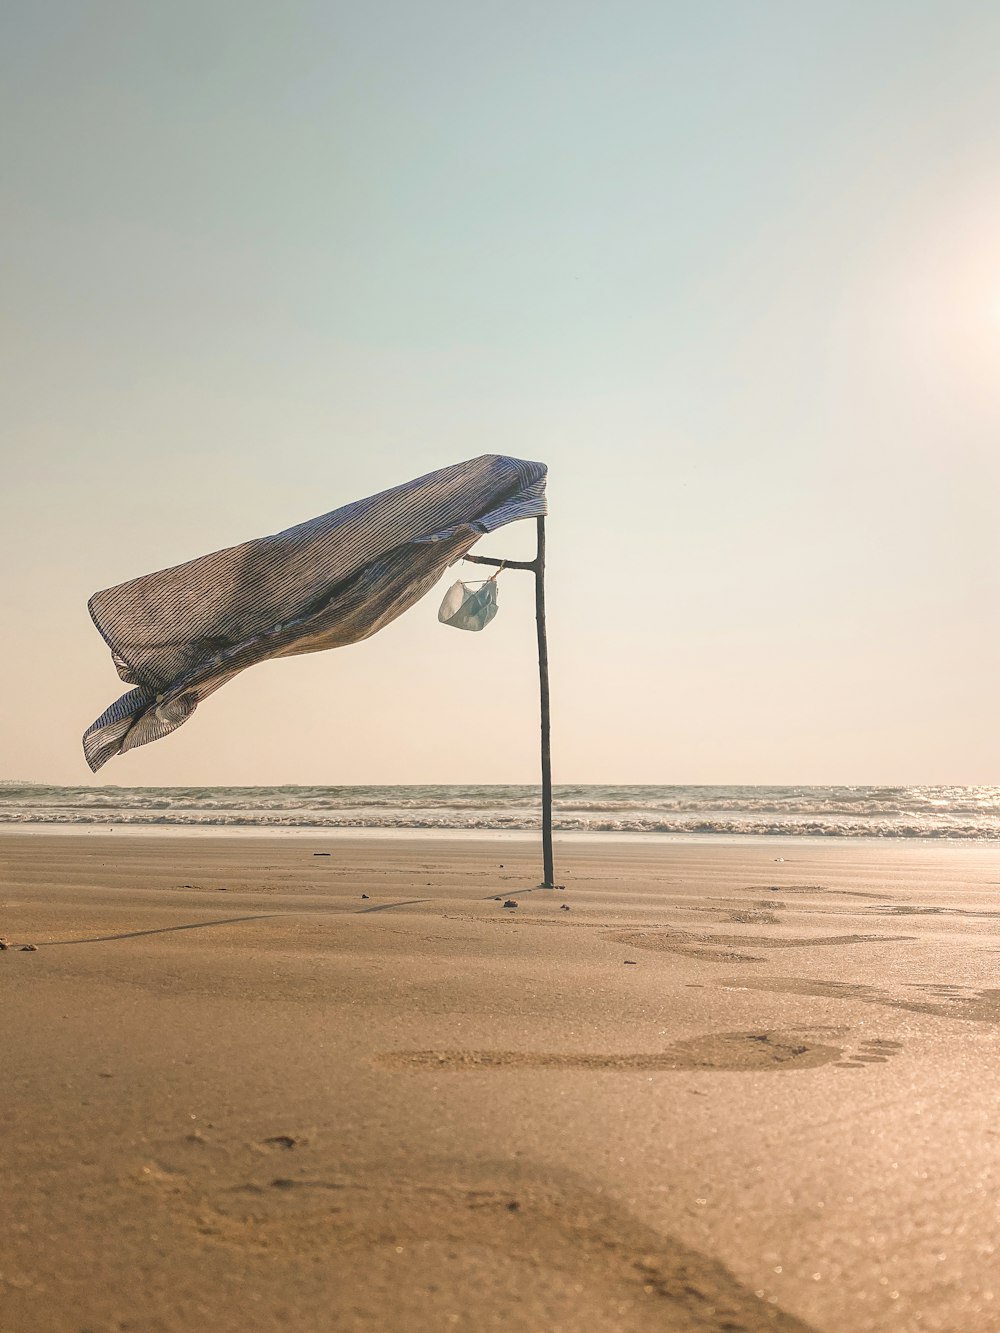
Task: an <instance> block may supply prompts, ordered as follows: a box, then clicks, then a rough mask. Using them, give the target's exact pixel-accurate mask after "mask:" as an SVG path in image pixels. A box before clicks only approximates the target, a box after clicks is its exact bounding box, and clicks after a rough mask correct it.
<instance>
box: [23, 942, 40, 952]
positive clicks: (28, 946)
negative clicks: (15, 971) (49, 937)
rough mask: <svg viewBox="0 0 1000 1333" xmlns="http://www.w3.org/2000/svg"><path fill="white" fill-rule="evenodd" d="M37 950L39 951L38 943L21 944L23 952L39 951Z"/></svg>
mask: <svg viewBox="0 0 1000 1333" xmlns="http://www.w3.org/2000/svg"><path fill="white" fill-rule="evenodd" d="M37 951H38V945H37V944H22V945H21V952H22V953H37Z"/></svg>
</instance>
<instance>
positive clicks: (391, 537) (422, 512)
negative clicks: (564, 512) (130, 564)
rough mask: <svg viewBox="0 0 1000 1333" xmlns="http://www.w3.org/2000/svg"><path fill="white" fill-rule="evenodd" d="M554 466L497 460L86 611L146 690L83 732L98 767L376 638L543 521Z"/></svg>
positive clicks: (123, 586) (235, 551) (355, 507)
mask: <svg viewBox="0 0 1000 1333" xmlns="http://www.w3.org/2000/svg"><path fill="white" fill-rule="evenodd" d="M545 475H546V468H545V465H544V464H543V463H531V462H526V461H524V460H523V459H519V458H506V457H503V456H500V455H496V454H485V455H483V456H482V457H481V458H473V459H470V460H469V461H468V462H465V463H456V464H454V465H453V466H452V467H446V468H441V469H440V470H439V471H437V472H431V473H428V475H427V476H425V477H418V478H417V479H416V480H415V481H410V482H407V483H406V484H405V485H403V486H396V487H394V488H393V489H392V490H388V491H382V492H380V493H379V494H378V495H373V496H370V497H369V498H368V499H366V500H356V501H355V502H354V503H353V504H348V505H345V506H344V507H343V508H342V509H335V510H333V511H332V512H331V513H329V514H323V515H322V516H321V517H319V518H313V519H309V520H308V522H305V523H300V524H298V525H297V526H296V527H294V528H288V529H287V530H286V531H284V532H279V533H277V534H275V535H274V536H272V537H260V538H257V539H256V540H254V541H249V542H244V543H243V544H242V545H240V546H231V547H228V548H227V549H225V550H222V551H216V552H214V553H213V554H212V555H205V556H200V557H199V558H198V559H196V560H190V561H188V562H187V563H186V564H183V565H175V566H174V567H173V568H171V569H163V570H160V571H159V572H158V573H155V574H146V575H144V576H143V577H142V578H138V579H133V580H132V581H131V582H129V583H120V584H119V585H118V586H117V587H115V588H107V589H105V590H104V591H103V592H98V593H95V594H94V596H93V597H91V599H90V601H89V603H88V607H89V610H90V614H91V617H92V619H93V621H94V624H95V625H96V626H97V629H98V630H99V632H100V633H101V635H102V636H103V638H104V640H105V642H106V643H107V645H108V647H109V648H110V649H111V655H112V658H113V660H114V664H115V666H116V667H117V669H118V674H119V676H120V677H121V678H122V680H123V681H125V682H126V683H127V684H129V685H134V686H135V687H136V688H135V689H132V690H130V691H129V692H128V693H127V694H123V695H122V697H121V698H120V699H118V700H117V701H116V702H115V703H113V704H112V705H111V707H110V708H109V709H107V711H106V712H104V713H102V714H101V716H100V717H99V718H98V719H97V721H96V722H94V723H93V725H92V726H91V727H89V728H88V730H87V731H86V732H85V733H84V737H83V750H84V754H85V755H86V758H87V763H88V764H89V765H90V767H91V769H92V770H93V771H94V772H95V773H96V772H97V770H98V769H99V768H100V767H101V766H102V765H103V764H106V763H107V761H108V760H109V759H111V758H113V757H114V756H115V755H117V754H123V753H124V752H125V751H126V750H133V749H135V748H136V747H137V746H140V745H147V744H148V743H149V742H150V741H155V740H159V739H160V737H161V736H166V735H169V733H170V732H171V731H175V730H176V729H177V728H178V727H179V726H180V725H181V724H182V723H183V722H186V721H187V719H188V718H189V717H190V716H191V714H192V713H193V712H194V710H195V709H196V708H197V706H198V704H199V703H200V702H201V701H202V699H205V698H207V697H208V696H209V695H210V694H212V693H213V692H214V691H215V690H217V689H219V687H220V686H222V685H225V683H226V682H227V681H229V680H232V679H233V677H234V676H236V675H238V674H239V672H241V671H245V670H246V668H247V667H249V666H253V665H254V664H255V663H257V662H264V661H268V660H270V659H271V658H275V657H291V656H293V655H295V654H298V653H316V652H322V651H323V650H324V649H327V648H341V647H344V646H345V645H347V644H349V643H357V642H358V641H359V640H360V639H367V638H369V637H370V636H371V635H372V634H375V633H377V632H378V631H379V630H380V629H382V628H383V627H384V626H385V625H388V624H389V623H390V621H393V620H395V619H396V617H397V616H399V615H402V613H403V612H404V611H406V610H408V609H409V608H410V607H411V606H413V604H414V603H415V602H417V601H419V599H420V598H421V597H423V595H424V594H425V593H426V592H428V591H429V590H430V589H431V588H432V587H433V586H434V584H435V583H436V582H437V581H438V579H439V578H440V577H441V574H442V573H443V572H444V570H445V569H446V568H447V566H448V565H450V564H453V563H454V562H455V561H456V560H460V559H461V558H462V556H464V555H465V554H466V553H467V552H468V551H469V550H470V548H471V547H472V546H474V545H475V543H476V542H477V541H478V540H479V538H480V537H482V536H483V535H484V534H485V533H488V532H493V531H495V530H496V529H497V528H500V527H503V525H504V524H505V523H512V522H514V521H515V520H516V519H521V518H536V517H538V516H539V515H541V514H544V513H545Z"/></svg>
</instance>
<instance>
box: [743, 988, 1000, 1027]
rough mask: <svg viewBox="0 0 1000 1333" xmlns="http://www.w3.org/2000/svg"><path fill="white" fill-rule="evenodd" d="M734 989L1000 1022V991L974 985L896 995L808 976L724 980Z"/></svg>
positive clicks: (945, 1016) (983, 1021)
mask: <svg viewBox="0 0 1000 1333" xmlns="http://www.w3.org/2000/svg"><path fill="white" fill-rule="evenodd" d="M725 984H726V985H727V986H729V987H730V988H731V989H733V990H759V991H770V992H772V993H775V994H779V995H780V994H785V995H815V996H817V997H820V998H823V999H834V1000H860V1001H861V1002H862V1003H863V1004H877V1005H881V1006H882V1007H883V1008H885V1009H903V1010H905V1011H907V1012H908V1013H913V1014H935V1015H936V1016H938V1017H940V1018H961V1019H966V1020H968V1021H970V1022H973V1023H1000V990H998V989H995V988H988V989H986V990H976V989H974V988H973V987H971V986H951V985H944V984H941V983H912V984H910V985H907V986H906V987H905V988H904V989H905V990H906V991H910V992H913V991H916V992H917V994H915V995H914V994H907V995H894V994H893V993H892V992H891V991H888V990H885V989H883V988H882V987H881V986H869V985H866V984H864V983H855V982H850V981H820V980H816V979H814V978H808V977H738V978H736V977H734V978H733V979H732V981H729V982H726V983H725Z"/></svg>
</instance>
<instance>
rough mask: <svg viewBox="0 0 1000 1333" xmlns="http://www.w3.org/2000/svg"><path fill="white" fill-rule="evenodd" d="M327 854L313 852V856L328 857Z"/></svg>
mask: <svg viewBox="0 0 1000 1333" xmlns="http://www.w3.org/2000/svg"><path fill="white" fill-rule="evenodd" d="M329 855H330V853H329V852H313V856H329Z"/></svg>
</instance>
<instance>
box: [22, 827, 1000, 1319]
mask: <svg viewBox="0 0 1000 1333" xmlns="http://www.w3.org/2000/svg"><path fill="white" fill-rule="evenodd" d="M316 852H329V853H330V854H329V855H328V856H317V855H314V853H316ZM777 857H784V858H785V859H784V860H780V861H779V860H777V859H776V858H777ZM558 869H559V871H560V876H561V878H562V880H563V882H564V883H565V885H566V889H565V891H544V890H537V889H536V890H532V889H531V885H532V884H533V883H535V882H536V881H537V859H536V851H535V848H534V847H533V846H532V845H531V844H529V843H514V842H510V841H506V842H501V841H493V842H490V841H488V840H468V841H464V840H463V841H458V840H452V841H445V840H438V841H428V840H422V839H421V840H409V841H404V840H385V839H368V840H366V839H363V838H351V839H345V838H341V837H336V838H327V839H319V838H317V839H315V840H306V839H297V838H296V839H287V840H278V839H262V838H243V839H236V838H222V837H219V838H208V837H172V838H167V837H162V838H157V837H124V836H121V835H115V836H103V837H76V836H33V835H14V836H4V837H3V838H0V935H2V936H4V937H5V938H6V939H7V940H8V941H9V942H10V947H9V948H8V949H7V950H6V951H4V952H2V953H0V1002H2V1016H3V1026H2V1033H3V1047H2V1049H3V1060H2V1071H0V1076H2V1082H0V1087H2V1131H0V1133H2V1142H0V1173H2V1192H0V1328H2V1329H3V1330H4V1333H28V1331H29V1330H30V1333H35V1331H36V1330H59V1331H60V1333H62V1331H63V1330H66V1331H68V1333H84V1330H91V1331H92V1333H105V1331H110V1330H126V1329H127V1330H132V1331H133V1333H135V1331H136V1330H141V1331H142V1333H153V1331H154V1330H198V1331H199V1333H200V1331H201V1330H206V1331H214V1330H241V1331H242V1330H253V1329H271V1328H287V1329H293V1330H326V1329H386V1330H406V1331H407V1333H409V1331H410V1330H424V1329H428V1330H430V1329H452V1328H457V1329H469V1330H481V1329H489V1328H503V1329H530V1330H546V1331H548V1330H560V1329H561V1330H565V1331H567V1333H568V1331H571V1330H587V1333H598V1331H600V1330H610V1329H622V1330H640V1329H641V1330H647V1329H669V1330H694V1329H700V1330H712V1329H725V1330H750V1329H774V1330H789V1331H790V1330H803V1329H815V1330H824V1333H864V1330H884V1329H898V1330H907V1331H909V1330H925V1329H936V1330H950V1331H954V1333H978V1331H979V1330H996V1329H997V1328H1000V1256H998V1253H997V1247H998V1231H1000V1226H998V1223H1000V1215H998V1180H1000V1171H998V1166H1000V1116H998V1092H1000V1072H998V1060H997V1057H998V1044H997V1024H998V1022H1000V978H998V972H1000V949H998V943H997V930H998V927H1000V897H998V884H1000V852H998V851H997V850H996V849H992V848H988V847H981V846H971V845H951V846H945V845H930V846H926V845H924V846H914V845H898V844H894V845H876V844H871V843H837V844H830V845H814V844H810V845H806V844H803V843H797V842H794V841H791V842H787V843H785V844H783V845H782V844H778V843H765V842H747V843H745V844H741V845H739V846H735V845H717V844H711V843H708V844H705V845H690V844H687V845H685V844H681V843H674V844H666V843H665V844H662V845H651V844H626V843H609V842H599V841H596V840H595V841H593V842H589V843H583V842H577V843H570V844H567V845H566V846H564V847H563V848H561V849H560V852H559V858H558ZM364 894H367V895H369V896H368V897H367V899H366V898H364V897H363V895H364ZM497 896H499V897H500V898H501V899H504V898H506V897H508V896H510V897H513V898H515V899H516V900H517V902H518V906H517V907H516V908H505V907H503V906H502V902H498V901H496V897H497ZM564 906H565V907H568V908H569V909H570V910H568V911H562V910H561V909H562V908H563V907H564ZM29 943H30V944H35V945H36V946H37V948H36V949H35V950H34V951H27V950H22V948H21V946H22V945H24V944H29Z"/></svg>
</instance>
